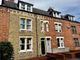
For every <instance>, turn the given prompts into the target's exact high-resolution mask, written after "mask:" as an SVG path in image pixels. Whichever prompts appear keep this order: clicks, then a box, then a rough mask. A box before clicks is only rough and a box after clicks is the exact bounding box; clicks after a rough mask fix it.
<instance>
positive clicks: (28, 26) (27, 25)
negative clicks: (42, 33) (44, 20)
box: [20, 18, 32, 31]
mask: <svg viewBox="0 0 80 60" xmlns="http://www.w3.org/2000/svg"><path fill="white" fill-rule="evenodd" d="M20 30H27V31H32V21H31V19H24V18H21V20H20Z"/></svg>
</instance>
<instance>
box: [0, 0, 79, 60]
mask: <svg viewBox="0 0 80 60" xmlns="http://www.w3.org/2000/svg"><path fill="white" fill-rule="evenodd" d="M1 41H9V42H11V43H12V45H13V47H14V60H26V59H31V58H34V57H40V56H46V55H48V54H49V55H48V56H53V57H57V56H59V55H60V56H63V58H64V59H67V58H76V57H77V58H80V22H78V21H76V20H75V16H73V15H70V14H66V15H64V16H62V15H61V12H59V11H56V10H54V9H52V8H49V9H48V10H47V11H44V10H40V9H38V8H34V7H33V4H31V3H28V2H24V1H20V0H18V2H17V3H15V0H1V2H0V42H1Z"/></svg>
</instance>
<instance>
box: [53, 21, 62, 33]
mask: <svg viewBox="0 0 80 60" xmlns="http://www.w3.org/2000/svg"><path fill="white" fill-rule="evenodd" d="M54 25H55V31H56V32H59V33H61V32H62V23H60V22H54Z"/></svg>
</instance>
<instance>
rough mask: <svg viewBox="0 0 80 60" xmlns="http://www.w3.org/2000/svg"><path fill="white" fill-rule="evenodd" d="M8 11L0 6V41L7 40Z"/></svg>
mask: <svg viewBox="0 0 80 60" xmlns="http://www.w3.org/2000/svg"><path fill="white" fill-rule="evenodd" d="M8 33H9V12H8V9H6V8H3V7H0V41H4V40H8V35H9V34H8Z"/></svg>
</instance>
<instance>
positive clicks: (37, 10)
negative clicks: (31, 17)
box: [33, 8, 49, 15]
mask: <svg viewBox="0 0 80 60" xmlns="http://www.w3.org/2000/svg"><path fill="white" fill-rule="evenodd" d="M33 12H34V13H38V14H42V15H49V13H48V12H47V11H44V10H40V9H37V8H33Z"/></svg>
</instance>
